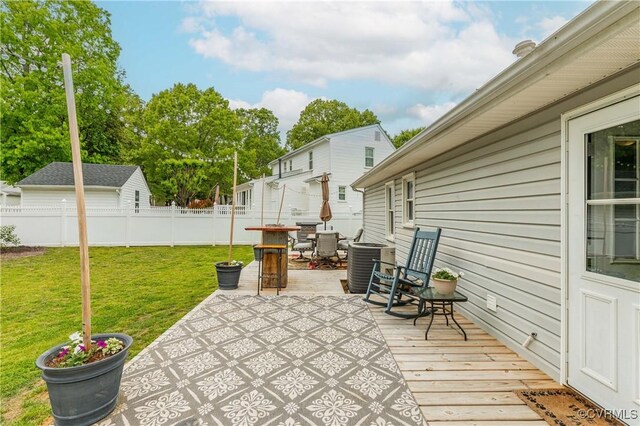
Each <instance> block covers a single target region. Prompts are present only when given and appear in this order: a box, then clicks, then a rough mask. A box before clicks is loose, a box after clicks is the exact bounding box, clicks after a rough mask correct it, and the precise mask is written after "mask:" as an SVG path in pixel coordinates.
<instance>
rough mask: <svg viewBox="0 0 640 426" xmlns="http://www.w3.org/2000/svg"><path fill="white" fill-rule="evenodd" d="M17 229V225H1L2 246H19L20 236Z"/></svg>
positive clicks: (0, 241) (0, 237) (0, 240)
mask: <svg viewBox="0 0 640 426" xmlns="http://www.w3.org/2000/svg"><path fill="white" fill-rule="evenodd" d="M15 231H16V226H15V225H2V226H0V248H6V247H11V246H17V245H19V244H20V238H18V236H17V235H16V233H15Z"/></svg>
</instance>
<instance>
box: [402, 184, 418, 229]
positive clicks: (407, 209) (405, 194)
mask: <svg viewBox="0 0 640 426" xmlns="http://www.w3.org/2000/svg"><path fill="white" fill-rule="evenodd" d="M415 196H416V175H415V173H409V174H408V175H405V176H403V177H402V224H403V225H404V226H409V227H412V226H413V224H414V219H415V209H416V204H415Z"/></svg>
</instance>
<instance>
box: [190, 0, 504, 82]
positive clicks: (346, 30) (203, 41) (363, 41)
mask: <svg viewBox="0 0 640 426" xmlns="http://www.w3.org/2000/svg"><path fill="white" fill-rule="evenodd" d="M195 10H197V12H196V13H195V14H194V15H192V16H189V17H188V18H186V19H185V22H183V28H184V29H185V30H191V31H192V33H193V38H192V39H191V40H190V44H191V46H192V48H193V49H194V50H195V51H196V52H198V53H199V54H201V55H203V56H204V57H207V58H214V59H217V60H219V61H222V62H224V63H226V64H228V65H231V66H234V67H236V68H239V69H244V70H249V71H256V72H265V71H266V72H284V73H286V74H287V75H288V76H290V77H292V78H295V79H297V80H299V81H303V82H307V83H310V84H314V85H317V86H323V85H325V84H327V82H328V81H330V80H351V79H359V80H361V79H370V80H374V81H380V82H383V83H389V84H402V85H406V84H408V85H411V86H414V87H417V88H422V89H431V90H442V91H450V92H456V93H461V92H462V93H466V92H469V91H471V90H473V89H475V88H477V87H478V86H480V85H481V84H482V83H484V82H485V81H486V80H487V79H488V78H490V77H492V76H493V75H494V74H495V73H496V72H498V71H499V70H501V69H502V68H504V67H505V66H507V65H509V64H510V63H511V62H513V60H514V56H513V55H511V53H510V52H511V49H512V48H513V45H514V44H515V43H514V41H513V40H509V39H507V38H506V37H504V36H502V35H500V34H498V32H497V31H496V28H495V27H494V25H493V23H492V20H491V18H490V14H488V13H487V11H486V10H484V9H483V8H481V7H477V6H474V5H473V4H472V3H458V2H453V1H442V2H243V1H237V2H226V1H225V2H202V3H200V4H199V7H197V8H196V9H195ZM227 18H230V19H227Z"/></svg>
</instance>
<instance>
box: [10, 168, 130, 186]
mask: <svg viewBox="0 0 640 426" xmlns="http://www.w3.org/2000/svg"><path fill="white" fill-rule="evenodd" d="M137 168H138V166H122V165H117V164H87V163H83V164H82V176H83V180H84V184H85V186H106V187H114V188H120V187H121V186H122V185H124V184H125V182H126V181H127V180H129V178H130V177H131V175H132V174H133V172H135V171H136V169H137ZM73 184H74V179H73V165H72V164H71V163H58V162H56V163H50V164H48V165H46V166H45V167H43V168H41V169H40V170H38V171H37V172H35V173H34V174H32V175H29V176H27V177H26V178H24V179H22V180H21V181H20V182H18V183H17V184H16V186H23V185H60V186H73Z"/></svg>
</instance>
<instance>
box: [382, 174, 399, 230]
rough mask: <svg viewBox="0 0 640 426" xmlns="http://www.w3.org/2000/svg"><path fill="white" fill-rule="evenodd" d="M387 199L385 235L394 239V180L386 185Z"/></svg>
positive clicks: (385, 202)
mask: <svg viewBox="0 0 640 426" xmlns="http://www.w3.org/2000/svg"><path fill="white" fill-rule="evenodd" d="M384 193H385V201H384V206H385V207H384V210H385V216H386V219H385V235H386V236H387V238H388V239H390V240H393V234H394V233H395V224H396V185H395V182H394V181H391V182H388V183H387V184H386V185H385V186H384Z"/></svg>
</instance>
